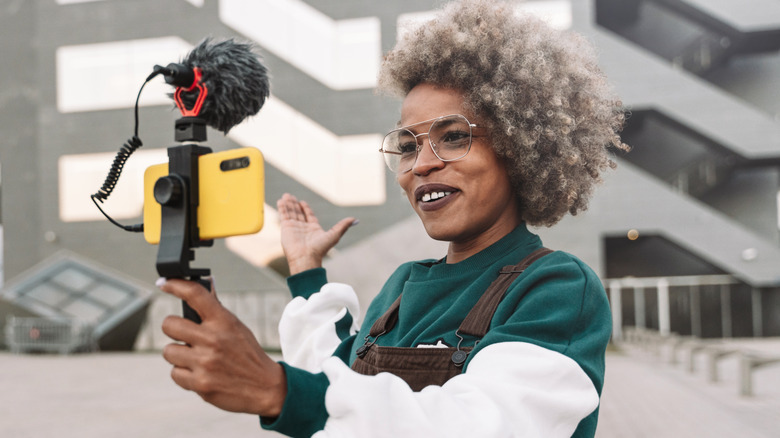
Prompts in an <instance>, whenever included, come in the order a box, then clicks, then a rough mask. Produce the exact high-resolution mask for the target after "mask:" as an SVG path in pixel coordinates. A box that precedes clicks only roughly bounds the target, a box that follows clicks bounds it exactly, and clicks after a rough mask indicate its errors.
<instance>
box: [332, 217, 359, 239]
mask: <svg viewBox="0 0 780 438" xmlns="http://www.w3.org/2000/svg"><path fill="white" fill-rule="evenodd" d="M359 223H360V221H359V220H358V219H355V218H353V217H347V218H344V219H342V220H340V221H338V222H337V223H336V225H334V226H332V227H331V228H330V232H331V233H335V234H336V235H337V236H338V239H339V240H340V239H341V237H342V236H343V235H344V234H345V233H346V232H347V230H349V229H350V228H351V227H353V226H355V225H357V224H359Z"/></svg>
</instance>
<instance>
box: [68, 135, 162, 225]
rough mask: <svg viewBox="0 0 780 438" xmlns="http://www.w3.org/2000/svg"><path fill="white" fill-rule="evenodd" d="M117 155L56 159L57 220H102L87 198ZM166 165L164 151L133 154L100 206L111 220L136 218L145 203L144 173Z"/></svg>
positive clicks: (100, 184) (139, 151)
mask: <svg viewBox="0 0 780 438" xmlns="http://www.w3.org/2000/svg"><path fill="white" fill-rule="evenodd" d="M115 156H116V153H114V152H106V153H97V154H78V155H63V156H61V157H60V159H59V201H60V219H61V220H62V221H63V222H80V221H96V220H105V218H104V217H103V215H102V214H101V213H100V211H99V210H98V209H97V207H95V204H94V203H93V202H92V199H90V195H92V194H93V193H95V192H97V191H98V189H99V188H100V187H101V186H102V185H103V181H105V178H106V175H107V174H108V170H109V169H110V168H111V163H113V161H114V157H115ZM167 162H168V152H167V150H166V149H148V150H138V151H136V152H135V153H134V154H133V155H132V156H131V157H130V159H129V160H128V161H127V163H126V164H125V167H124V170H123V171H122V176H121V178H120V179H119V184H118V185H117V186H116V188H115V189H114V191H113V193H112V194H111V196H110V197H109V198H108V200H107V201H105V202H104V203H103V204H101V205H100V206H101V208H103V210H104V211H106V213H108V215H109V216H111V217H112V218H114V219H117V220H121V219H128V218H139V217H140V216H141V213H142V211H143V204H144V192H143V185H144V171H145V170H146V168H147V167H149V166H151V165H154V164H159V163H167Z"/></svg>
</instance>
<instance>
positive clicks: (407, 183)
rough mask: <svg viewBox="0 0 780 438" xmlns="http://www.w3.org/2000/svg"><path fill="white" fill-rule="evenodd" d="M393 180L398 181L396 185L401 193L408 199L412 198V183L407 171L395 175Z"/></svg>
mask: <svg viewBox="0 0 780 438" xmlns="http://www.w3.org/2000/svg"><path fill="white" fill-rule="evenodd" d="M395 181H396V182H397V183H398V185H399V186H400V187H401V193H402V194H404V195H405V196H406V197H407V198H408V199H409V201H410V202H411V200H412V193H411V190H412V183H411V178H410V177H409V174H408V173H405V174H402V175H398V176H396V177H395Z"/></svg>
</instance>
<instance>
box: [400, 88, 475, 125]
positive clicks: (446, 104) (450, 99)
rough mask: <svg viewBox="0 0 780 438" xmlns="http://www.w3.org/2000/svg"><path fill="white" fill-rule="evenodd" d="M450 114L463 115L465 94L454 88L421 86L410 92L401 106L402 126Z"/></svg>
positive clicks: (467, 115)
mask: <svg viewBox="0 0 780 438" xmlns="http://www.w3.org/2000/svg"><path fill="white" fill-rule="evenodd" d="M448 114H463V115H464V116H466V117H467V118H468V117H469V116H470V115H469V114H466V113H465V112H464V109H463V94H462V93H460V92H459V91H457V90H455V89H452V88H444V87H437V86H435V85H431V84H420V85H418V86H416V87H414V88H412V90H411V91H410V92H409V94H407V95H406V98H405V99H404V102H403V105H402V106H401V120H400V121H399V125H400V126H409V125H413V124H415V123H419V122H423V121H426V120H431V119H435V118H436V117H441V116H446V115H448Z"/></svg>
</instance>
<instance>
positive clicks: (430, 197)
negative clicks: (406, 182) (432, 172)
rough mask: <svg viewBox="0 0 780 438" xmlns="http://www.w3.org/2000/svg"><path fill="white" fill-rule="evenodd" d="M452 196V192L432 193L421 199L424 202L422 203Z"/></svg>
mask: <svg viewBox="0 0 780 438" xmlns="http://www.w3.org/2000/svg"><path fill="white" fill-rule="evenodd" d="M451 194H452V192H431V193H426V194H424V195H422V197H421V198H420V201H422V202H433V201H438V200H439V199H442V198H444V197H445V196H449V195H451Z"/></svg>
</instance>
